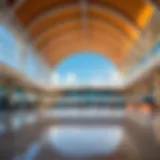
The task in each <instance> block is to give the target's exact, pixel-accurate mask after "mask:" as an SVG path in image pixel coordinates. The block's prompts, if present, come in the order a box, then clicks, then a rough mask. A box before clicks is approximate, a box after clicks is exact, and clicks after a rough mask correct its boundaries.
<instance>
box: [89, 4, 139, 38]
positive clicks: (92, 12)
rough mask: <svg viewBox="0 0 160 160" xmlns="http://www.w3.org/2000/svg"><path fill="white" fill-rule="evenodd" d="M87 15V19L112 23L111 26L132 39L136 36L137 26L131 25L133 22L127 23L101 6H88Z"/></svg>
mask: <svg viewBox="0 0 160 160" xmlns="http://www.w3.org/2000/svg"><path fill="white" fill-rule="evenodd" d="M88 17H89V19H97V20H98V21H103V22H104V23H106V24H110V25H112V27H115V28H117V30H119V31H121V32H122V33H123V34H124V35H126V36H128V37H129V38H131V39H133V40H135V39H137V37H138V33H137V31H138V28H136V27H133V24H132V23H129V22H128V21H127V19H125V18H123V17H121V16H120V15H118V14H115V13H114V12H111V11H110V10H107V9H104V8H103V7H101V8H100V7H90V8H89V10H88Z"/></svg>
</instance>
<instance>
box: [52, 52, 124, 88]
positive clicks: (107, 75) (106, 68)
mask: <svg viewBox="0 0 160 160" xmlns="http://www.w3.org/2000/svg"><path fill="white" fill-rule="evenodd" d="M54 73H56V74H55V75H56V76H55V77H54V78H55V79H54V78H53V82H54V83H56V84H60V85H106V84H107V85H110V84H112V85H114V84H115V85H116V84H119V83H120V82H121V80H122V79H121V78H122V77H121V76H120V73H119V72H118V69H117V67H116V65H114V64H113V63H112V61H110V60H109V59H108V58H107V57H104V56H102V55H100V54H97V53H94V52H81V53H77V54H74V55H72V56H70V57H68V58H66V59H64V60H63V61H62V62H61V63H60V64H59V65H57V66H56V67H55V68H54ZM54 73H53V74H54Z"/></svg>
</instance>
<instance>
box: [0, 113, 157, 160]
mask: <svg viewBox="0 0 160 160" xmlns="http://www.w3.org/2000/svg"><path fill="white" fill-rule="evenodd" d="M106 112H107V111H106ZM44 115H45V116H44ZM93 115H94V114H93ZM93 115H92V116H90V119H85V118H84V117H85V116H83V118H81V117H80V116H79V117H78V118H76V117H74V118H73V117H72V119H71V120H72V121H75V123H72V124H70V123H69V122H70V121H71V120H69V119H68V122H67V123H66V120H67V116H65V119H63V118H62V116H61V117H60V116H57V117H56V118H55V116H51V112H50V114H48V115H47V114H39V113H37V112H29V113H27V114H26V113H24V112H21V113H20V112H19V113H18V112H16V113H10V114H5V113H3V114H1V116H0V117H1V122H3V123H1V125H0V159H1V160H53V159H55V160H72V159H73V160H75V159H76V160H77V159H78V160H88V159H98V160H99V159H109V160H110V159H111V160H130V159H131V160H132V159H133V160H152V159H153V160H159V159H160V153H159V150H160V145H159V143H158V142H157V140H156V139H155V137H154V134H153V128H152V125H151V120H150V118H149V117H147V116H141V115H135V114H134V115H128V114H125V113H124V114H122V113H121V114H120V113H119V114H117V112H115V114H114V113H113V115H114V116H111V117H109V116H108V117H107V116H106V117H105V116H104V117H102V119H103V122H106V123H102V124H101V123H100V121H99V119H98V118H97V117H96V116H93ZM106 115H107V114H106ZM120 115H121V116H120ZM58 117H59V118H58ZM63 117H64V115H63ZM140 117H141V118H140ZM116 118H118V119H117V120H115V119H116ZM91 119H92V120H93V121H94V122H96V121H99V122H98V123H97V124H96V123H95V125H93V123H90V122H91ZM108 121H110V123H108Z"/></svg>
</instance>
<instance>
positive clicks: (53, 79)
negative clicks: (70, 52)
mask: <svg viewBox="0 0 160 160" xmlns="http://www.w3.org/2000/svg"><path fill="white" fill-rule="evenodd" d="M51 82H52V84H53V85H58V84H60V75H59V74H58V73H56V72H55V73H53V74H52V76H51Z"/></svg>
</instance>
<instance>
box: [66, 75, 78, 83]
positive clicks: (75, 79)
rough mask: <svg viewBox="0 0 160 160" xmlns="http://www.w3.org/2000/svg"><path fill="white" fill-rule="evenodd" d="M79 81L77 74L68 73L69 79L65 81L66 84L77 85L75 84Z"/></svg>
mask: <svg viewBox="0 0 160 160" xmlns="http://www.w3.org/2000/svg"><path fill="white" fill-rule="evenodd" d="M76 81H77V76H76V74H75V73H68V74H67V78H66V80H65V84H67V85H68V84H75V82H76Z"/></svg>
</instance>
